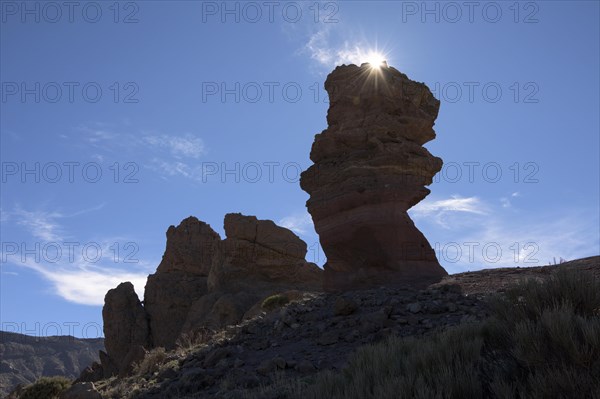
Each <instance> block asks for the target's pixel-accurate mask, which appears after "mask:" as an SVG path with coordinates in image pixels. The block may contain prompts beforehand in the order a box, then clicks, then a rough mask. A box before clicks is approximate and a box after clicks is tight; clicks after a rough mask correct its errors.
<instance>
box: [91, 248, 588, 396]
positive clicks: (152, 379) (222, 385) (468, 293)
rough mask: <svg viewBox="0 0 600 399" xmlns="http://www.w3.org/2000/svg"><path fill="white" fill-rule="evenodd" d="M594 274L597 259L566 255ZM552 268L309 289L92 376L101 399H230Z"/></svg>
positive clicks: (438, 324) (453, 319)
mask: <svg viewBox="0 0 600 399" xmlns="http://www.w3.org/2000/svg"><path fill="white" fill-rule="evenodd" d="M560 268H562V269H569V270H583V271H587V272H589V273H591V274H590V275H592V276H596V277H597V278H598V277H600V257H598V256H597V257H591V258H585V259H580V260H576V261H572V262H568V263H565V264H563V265H561V266H560ZM558 270H559V267H558V266H546V267H533V268H509V269H490V270H482V271H477V272H470V273H462V274H457V275H450V276H448V277H446V278H445V279H444V280H443V281H442V282H441V283H439V284H435V285H432V286H430V287H428V288H427V289H424V290H412V291H411V290H403V289H393V288H383V287H382V288H379V289H372V290H361V291H352V292H345V293H343V294H333V293H323V292H313V293H304V294H303V295H302V296H301V297H298V298H295V299H291V300H290V302H289V303H285V302H286V300H285V299H283V300H279V301H273V302H277V303H279V305H276V306H275V308H274V309H272V308H270V306H268V304H265V306H264V307H263V309H262V310H261V312H260V313H259V314H258V315H257V316H255V317H253V318H252V319H249V320H245V321H243V322H241V323H239V324H236V325H231V326H229V327H227V328H225V329H223V330H220V331H218V332H216V333H215V334H214V335H212V336H210V337H206V336H205V337H196V340H194V339H192V337H190V340H189V341H188V342H187V343H184V342H182V345H181V346H180V347H179V348H177V349H176V350H174V351H171V352H164V351H156V350H155V351H152V352H150V353H148V354H147V355H146V360H145V361H144V362H143V363H142V364H141V367H139V368H138V369H137V373H136V374H134V375H133V376H130V377H127V378H121V379H118V378H111V379H107V380H103V381H98V382H96V383H95V384H96V387H97V388H98V390H99V391H100V392H101V393H102V396H103V397H104V398H115V399H116V398H187V397H190V398H191V397H194V398H237V397H244V396H243V395H244V392H246V391H248V390H250V391H251V390H253V389H257V388H258V387H261V386H271V385H273V384H277V382H278V381H280V380H281V379H284V380H289V379H290V378H296V377H298V378H307V377H310V376H313V375H316V374H317V373H319V372H322V371H326V370H332V371H336V370H342V369H343V368H344V367H345V366H346V365H347V361H348V358H349V356H350V355H351V354H352V353H354V352H355V351H356V350H357V349H358V348H359V347H361V346H364V345H366V344H371V343H376V342H381V341H382V340H383V339H384V338H386V337H388V336H391V335H395V336H400V337H407V336H428V335H430V334H435V333H438V332H440V331H443V330H447V329H448V328H450V327H454V326H458V325H464V324H470V323H475V322H478V321H480V320H482V319H484V318H486V317H487V316H488V314H489V309H488V306H487V305H486V298H487V297H488V296H489V295H490V294H493V293H495V292H503V291H504V290H505V289H506V288H507V287H508V286H510V285H514V284H515V283H517V282H519V281H521V280H525V279H535V280H540V281H544V280H546V279H547V278H549V277H550V276H552V275H554V273H556V271H558Z"/></svg>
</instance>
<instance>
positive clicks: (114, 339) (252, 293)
mask: <svg viewBox="0 0 600 399" xmlns="http://www.w3.org/2000/svg"><path fill="white" fill-rule="evenodd" d="M224 228H225V233H226V236H227V238H226V239H225V240H221V237H220V236H219V235H218V234H217V233H216V232H215V231H214V230H213V229H212V228H211V227H210V226H209V225H208V224H206V223H204V222H202V221H200V220H198V219H196V218H195V217H189V218H187V219H184V220H183V221H182V222H181V223H180V224H179V226H177V227H175V226H171V227H169V229H168V230H167V245H166V250H165V253H164V255H163V258H162V261H161V263H160V265H159V266H158V268H157V270H156V272H155V273H154V274H152V275H150V276H148V281H147V283H146V289H145V293H144V304H143V305H142V304H141V303H140V301H139V299H138V297H137V295H136V294H135V291H134V290H133V285H131V283H122V284H120V285H119V286H118V287H117V288H115V289H112V290H110V291H109V292H108V293H107V294H106V297H105V305H104V309H103V311H102V315H103V318H104V334H105V337H106V353H100V359H101V363H102V372H103V374H104V375H105V376H109V375H120V376H124V375H127V374H128V373H130V372H131V370H132V364H133V363H135V362H139V361H140V360H141V359H143V357H144V355H145V353H146V351H147V350H149V349H151V348H157V347H163V348H165V349H167V350H169V349H173V348H174V347H175V346H176V345H177V342H178V339H179V338H181V337H182V335H184V334H185V335H186V336H188V337H189V336H195V335H197V332H198V331H201V332H204V331H210V330H216V329H220V328H222V327H225V326H227V325H231V324H237V323H239V322H240V321H242V320H243V319H244V318H245V317H246V315H247V314H255V312H256V309H257V307H260V303H262V301H263V300H264V299H265V298H266V297H268V296H270V295H273V294H276V293H281V292H289V291H294V290H299V291H319V290H320V289H321V286H322V280H321V274H322V270H321V269H320V268H319V267H318V266H317V265H315V264H313V263H309V262H307V261H306V260H305V256H306V252H307V246H306V243H305V242H303V241H302V240H301V239H300V238H299V237H298V236H296V235H295V234H294V233H293V232H291V231H290V230H288V229H285V228H283V227H279V226H277V225H276V224H275V223H273V222H272V221H270V220H259V219H257V218H256V217H254V216H244V215H241V214H239V213H236V214H233V213H232V214H228V215H226V216H225V222H224ZM98 374H99V371H98V370H92V369H91V370H89V372H88V373H87V374H86V375H85V376H84V377H82V378H84V379H88V378H89V379H92V378H94V377H95V376H97V375H98ZM82 380H83V379H82Z"/></svg>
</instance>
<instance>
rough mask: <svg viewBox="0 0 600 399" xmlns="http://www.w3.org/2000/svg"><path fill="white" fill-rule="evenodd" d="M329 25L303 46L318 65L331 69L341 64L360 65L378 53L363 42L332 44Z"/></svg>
mask: <svg viewBox="0 0 600 399" xmlns="http://www.w3.org/2000/svg"><path fill="white" fill-rule="evenodd" d="M330 26H331V25H325V27H324V28H323V29H321V30H318V31H316V32H314V33H313V34H312V35H311V36H310V37H309V39H308V42H307V43H306V45H305V51H306V52H308V54H309V55H310V58H311V59H313V60H315V61H316V62H317V63H319V64H320V65H322V66H324V67H327V68H333V67H335V66H338V65H342V64H356V65H360V64H362V63H363V62H367V61H368V60H369V59H370V58H371V57H372V55H373V53H376V52H379V50H378V49H376V48H373V47H372V46H369V45H368V44H366V43H364V42H361V41H359V42H354V43H353V44H350V43H349V42H348V41H343V42H341V44H338V45H334V44H332V42H333V40H332V39H331V32H332V30H331V29H332V28H330Z"/></svg>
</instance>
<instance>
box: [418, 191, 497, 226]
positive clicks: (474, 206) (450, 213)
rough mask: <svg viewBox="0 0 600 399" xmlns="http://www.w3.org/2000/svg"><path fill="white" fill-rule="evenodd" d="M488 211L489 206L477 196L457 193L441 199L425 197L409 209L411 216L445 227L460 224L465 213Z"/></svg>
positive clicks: (480, 213) (474, 213)
mask: <svg viewBox="0 0 600 399" xmlns="http://www.w3.org/2000/svg"><path fill="white" fill-rule="evenodd" d="M488 212H489V207H488V206H487V205H486V204H484V203H483V202H482V201H481V200H480V199H479V198H478V197H461V196H459V195H453V196H452V197H450V198H448V199H441V200H430V199H425V200H424V201H422V202H420V203H418V204H417V205H415V206H414V207H412V208H411V209H410V210H409V214H410V216H411V217H412V218H414V219H423V218H427V219H429V220H432V221H435V222H436V223H437V224H438V225H439V226H441V227H443V228H447V229H449V228H451V227H452V226H453V225H455V226H459V225H461V224H462V222H463V221H464V220H465V218H466V215H486V214H488Z"/></svg>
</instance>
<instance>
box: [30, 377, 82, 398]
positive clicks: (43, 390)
mask: <svg viewBox="0 0 600 399" xmlns="http://www.w3.org/2000/svg"><path fill="white" fill-rule="evenodd" d="M70 386H71V380H69V379H68V378H65V377H42V378H40V379H39V380H37V381H36V382H34V383H33V384H31V385H29V386H28V387H26V388H25V389H24V390H23V391H22V393H21V394H20V395H19V399H58V397H59V395H60V394H61V393H63V392H64V391H66V390H67V389H69V387H70Z"/></svg>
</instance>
